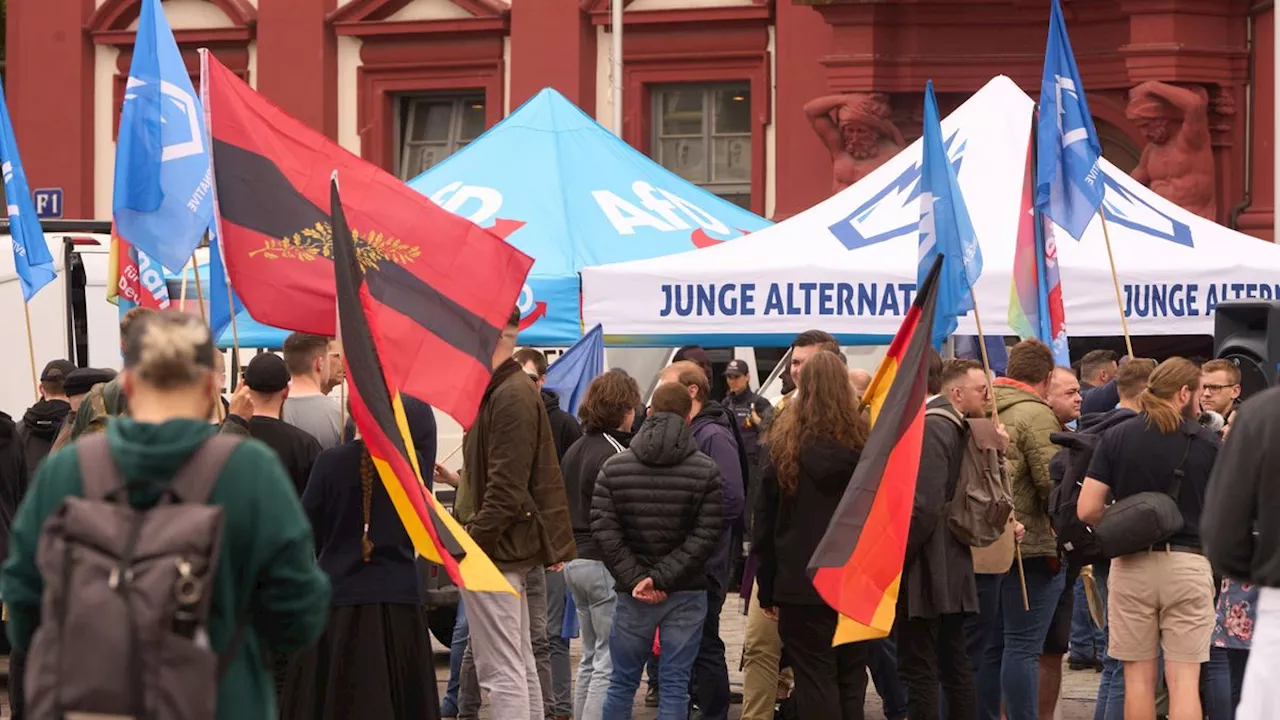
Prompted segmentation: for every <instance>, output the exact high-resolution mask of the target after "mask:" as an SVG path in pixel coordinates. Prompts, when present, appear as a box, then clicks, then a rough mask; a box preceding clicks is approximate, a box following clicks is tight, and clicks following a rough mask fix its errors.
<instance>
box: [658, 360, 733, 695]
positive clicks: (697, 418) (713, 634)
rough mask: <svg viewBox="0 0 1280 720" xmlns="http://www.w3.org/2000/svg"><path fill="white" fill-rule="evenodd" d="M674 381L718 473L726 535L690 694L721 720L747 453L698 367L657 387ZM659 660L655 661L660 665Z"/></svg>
mask: <svg viewBox="0 0 1280 720" xmlns="http://www.w3.org/2000/svg"><path fill="white" fill-rule="evenodd" d="M671 383H678V384H680V385H682V386H684V387H685V388H687V389H688V391H689V396H690V397H691V398H692V399H693V411H692V413H691V414H690V417H691V418H693V420H692V422H691V425H692V426H693V439H694V442H696V443H697V445H698V449H699V450H701V451H702V452H703V453H704V454H706V455H707V456H709V457H710V458H711V459H712V460H714V461H715V463H716V467H717V468H719V470H720V476H721V482H722V495H723V503H724V504H723V522H724V531H723V533H722V534H721V536H720V542H719V544H718V546H717V548H716V551H715V553H714V554H713V555H712V556H711V559H710V560H709V561H708V562H707V566H706V574H707V576H708V580H709V588H708V589H707V619H706V622H705V623H703V626H702V645H701V646H700V648H699V649H698V659H697V660H696V661H695V662H694V666H693V676H692V685H693V691H692V692H691V693H690V696H691V698H692V700H693V701H694V702H695V703H696V704H697V706H698V708H699V710H701V712H702V718H703V720H725V719H726V718H727V717H728V714H729V667H728V665H727V664H726V662H725V646H724V640H722V639H721V638H720V609H721V608H722V607H723V606H724V601H725V595H726V593H727V592H728V584H729V558H730V554H729V548H730V545H731V544H732V540H733V537H734V534H735V530H740V529H741V528H742V525H743V510H744V506H745V503H746V498H745V493H744V486H743V477H744V476H745V475H746V472H747V467H746V465H747V460H746V454H745V452H744V451H743V449H742V443H741V442H740V441H739V440H738V437H737V433H736V432H735V431H734V419H733V415H731V414H730V413H729V411H728V410H726V409H725V408H724V406H722V405H721V404H720V403H718V402H715V401H714V400H712V399H711V385H710V383H709V382H708V380H707V376H706V374H705V373H704V372H703V371H702V368H700V367H699V366H698V365H696V364H694V363H692V362H688V361H684V362H678V363H676V364H674V365H671V366H669V367H668V368H667V369H666V370H664V371H663V372H662V378H661V381H660V382H659V385H660V386H661V385H666V384H671ZM660 662H661V661H659V663H660Z"/></svg>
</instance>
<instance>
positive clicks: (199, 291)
mask: <svg viewBox="0 0 1280 720" xmlns="http://www.w3.org/2000/svg"><path fill="white" fill-rule="evenodd" d="M206 239H207V238H206ZM191 272H193V273H195V274H196V297H197V298H198V299H199V300H200V318H201V320H202V321H203V322H204V325H205V327H209V311H208V309H207V308H206V307H205V305H204V289H203V288H201V287H200V264H199V263H198V262H196V254H195V253H191ZM186 280H187V274H186V273H185V272H184V273H182V289H183V293H182V296H183V297H182V299H183V300H184V301H185V300H186ZM210 332H212V330H211V331H210ZM213 343H214V345H215V346H216V345H217V344H218V339H217V338H213ZM214 405H215V406H216V409H217V411H218V422H219V423H222V422H224V421H225V420H226V419H227V409H226V408H225V407H223V406H222V403H221V402H216V403H214Z"/></svg>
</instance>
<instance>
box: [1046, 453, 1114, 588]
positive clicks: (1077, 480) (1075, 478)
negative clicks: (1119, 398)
mask: <svg viewBox="0 0 1280 720" xmlns="http://www.w3.org/2000/svg"><path fill="white" fill-rule="evenodd" d="M1049 439H1050V440H1052V441H1053V442H1054V444H1056V445H1060V446H1062V448H1063V449H1062V450H1061V451H1060V452H1059V453H1058V454H1057V456H1055V457H1054V459H1053V462H1052V463H1050V465H1049V474H1050V475H1051V476H1052V477H1053V491H1052V492H1051V493H1050V494H1049V521H1050V522H1051V523H1052V524H1053V531H1054V533H1056V534H1057V536H1058V548H1059V550H1061V551H1062V554H1063V555H1064V556H1066V558H1067V561H1068V562H1069V563H1070V564H1071V566H1072V567H1077V568H1080V567H1084V566H1085V565H1091V564H1093V563H1095V562H1099V561H1101V560H1104V559H1105V556H1103V554H1102V545H1101V544H1100V543H1099V542H1098V538H1097V537H1096V536H1095V535H1094V534H1093V529H1092V528H1090V527H1089V526H1088V525H1086V524H1084V521H1082V520H1081V519H1080V516H1079V515H1077V514H1076V505H1077V504H1078V503H1079V502H1080V488H1081V487H1083V486H1084V479H1085V476H1086V475H1088V474H1089V462H1090V461H1091V460H1093V452H1094V450H1096V449H1097V448H1098V443H1099V442H1101V441H1102V436H1101V435H1095V434H1093V433H1073V432H1055V433H1050V434H1049Z"/></svg>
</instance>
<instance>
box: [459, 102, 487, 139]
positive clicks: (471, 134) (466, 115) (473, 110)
mask: <svg viewBox="0 0 1280 720" xmlns="http://www.w3.org/2000/svg"><path fill="white" fill-rule="evenodd" d="M483 132H484V101H483V100H481V99H480V98H469V99H464V100H463V101H462V129H461V131H460V132H459V134H458V139H459V140H463V141H466V140H475V139H476V138H478V137H480V135H481V133H483Z"/></svg>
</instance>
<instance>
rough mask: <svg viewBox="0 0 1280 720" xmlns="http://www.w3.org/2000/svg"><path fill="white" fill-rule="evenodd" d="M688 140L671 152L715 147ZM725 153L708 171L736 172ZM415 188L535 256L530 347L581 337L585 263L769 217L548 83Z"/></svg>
mask: <svg viewBox="0 0 1280 720" xmlns="http://www.w3.org/2000/svg"><path fill="white" fill-rule="evenodd" d="M744 142H745V141H744ZM680 143H681V144H680V146H679V147H676V148H674V149H673V150H672V151H673V152H676V153H694V154H696V153H702V152H714V151H715V150H714V149H712V148H707V147H705V146H701V145H699V144H685V143H686V141H680ZM738 150H740V149H738ZM724 152H725V153H726V157H725V158H724V159H723V162H722V160H721V158H719V157H717V158H714V160H713V162H712V163H711V165H712V167H714V168H718V169H719V170H720V171H721V172H731V171H733V170H736V168H733V162H734V160H733V159H732V157H731V156H730V154H731V153H735V152H737V151H736V150H735V149H733V148H727V149H726V150H725V151H724ZM747 154H748V155H749V153H747ZM409 186H410V187H412V188H413V189H415V190H417V191H418V192H421V193H422V194H424V195H427V196H428V197H430V198H431V199H432V200H434V201H435V202H436V203H438V204H439V205H441V206H442V207H444V208H445V209H446V210H449V211H450V212H453V213H456V214H458V215H461V216H463V217H466V218H468V219H470V220H471V221H472V222H475V223H476V224H478V225H480V226H482V227H486V228H490V229H491V230H493V231H494V232H496V233H498V234H500V235H503V236H504V237H506V238H507V239H508V240H509V242H510V243H511V244H512V245H514V246H515V247H517V248H519V249H520V250H522V251H524V252H525V253H527V254H528V255H530V256H531V257H533V258H534V265H533V270H532V271H531V272H530V274H529V279H528V281H527V283H526V285H525V288H524V292H523V293H522V294H521V296H520V310H521V312H522V313H523V315H524V319H523V321H522V322H521V326H520V327H521V333H520V342H521V343H523V344H526V345H542V346H561V347H563V346H568V345H572V344H573V343H574V342H575V341H577V340H578V339H579V338H581V337H582V334H583V332H582V330H583V328H582V324H581V310H580V293H579V289H580V288H579V281H578V272H579V271H580V270H581V269H582V268H583V267H587V266H591V265H603V264H608V263H615V262H623V261H627V260H639V259H647V258H653V257H659V256H663V255H670V254H673V253H678V252H684V251H687V250H693V249H695V248H699V247H706V246H709V245H714V244H717V243H719V242H722V241H725V240H731V239H734V238H738V237H741V236H742V235H744V234H746V233H750V232H755V231H756V230H760V229H761V228H764V227H766V226H768V225H769V224H770V223H769V221H767V220H765V219H763V218H761V217H759V216H757V215H755V214H753V213H751V212H749V211H747V210H744V209H742V208H740V207H738V206H737V205H734V204H733V203H731V202H729V201H727V200H724V199H722V198H720V197H717V196H716V195H713V194H711V193H710V192H707V191H706V190H703V189H702V188H700V187H698V186H697V185H694V184H693V183H690V182H689V181H687V180H685V179H683V178H681V177H680V176H678V175H676V174H674V173H672V172H670V171H668V170H667V169H665V168H663V167H662V166H661V165H658V164H657V163H656V162H654V161H653V160H650V159H649V158H648V157H646V156H644V155H643V154H641V153H640V152H638V151H637V150H635V149H634V148H632V147H631V146H630V145H628V144H626V143H625V142H623V141H622V140H620V139H619V138H618V137H617V136H615V135H614V134H613V133H611V132H609V131H608V130H606V129H605V128H604V127H602V126H601V125H599V124H598V123H597V122H596V121H595V120H593V119H591V118H590V117H589V116H588V115H587V114H586V113H584V112H582V111H581V110H579V109H578V108H577V107H576V106H575V105H574V104H573V103H571V102H569V101H568V100H567V99H565V97H564V96H563V95H561V94H560V93H558V92H556V91H555V90H552V89H551V88H546V89H544V90H542V91H541V92H539V93H538V94H537V95H535V96H534V97H533V98H531V99H530V100H529V101H528V102H526V103H525V104H524V105H521V106H520V108H519V109H517V110H516V111H515V112H513V113H512V114H511V115H510V116H508V117H507V118H506V119H505V120H503V121H502V122H500V123H498V124H497V125H494V126H493V127H492V128H490V129H489V130H488V131H487V132H486V133H484V134H483V135H481V136H480V137H479V138H477V139H476V140H474V141H472V142H471V143H470V144H468V145H467V146H466V147H465V148H463V149H462V150H460V151H459V152H457V153H455V154H454V155H452V156H450V157H449V158H447V159H445V160H444V161H443V162H441V163H440V164H439V165H436V166H435V167H433V168H431V169H430V170H428V171H426V172H425V173H423V174H422V175H419V176H418V177H416V178H414V179H413V180H410V181H409Z"/></svg>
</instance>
